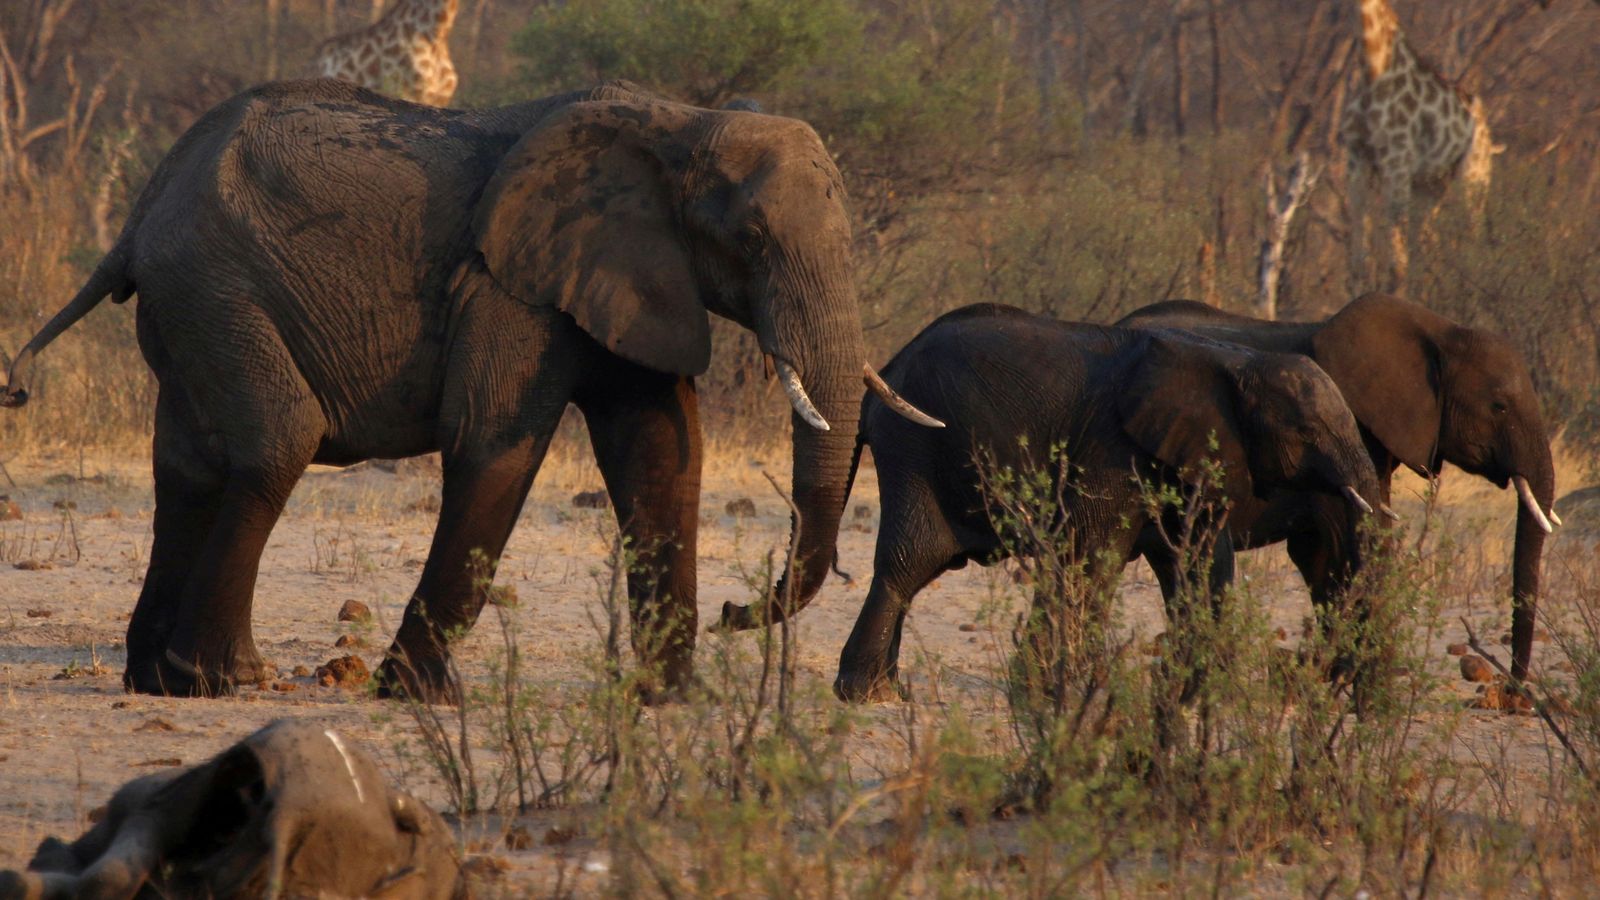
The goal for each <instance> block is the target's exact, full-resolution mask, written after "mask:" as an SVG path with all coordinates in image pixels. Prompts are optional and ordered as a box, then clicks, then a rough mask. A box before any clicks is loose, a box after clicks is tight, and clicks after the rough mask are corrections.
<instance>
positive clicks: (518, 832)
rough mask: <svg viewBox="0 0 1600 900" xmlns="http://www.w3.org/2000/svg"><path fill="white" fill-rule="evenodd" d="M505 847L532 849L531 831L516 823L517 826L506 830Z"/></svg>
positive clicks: (508, 848) (509, 848)
mask: <svg viewBox="0 0 1600 900" xmlns="http://www.w3.org/2000/svg"><path fill="white" fill-rule="evenodd" d="M506 849H507V850H531V849H533V835H532V834H531V833H529V831H528V829H527V828H526V827H524V826H522V825H518V826H516V827H514V828H512V829H511V830H510V831H508V832H506Z"/></svg>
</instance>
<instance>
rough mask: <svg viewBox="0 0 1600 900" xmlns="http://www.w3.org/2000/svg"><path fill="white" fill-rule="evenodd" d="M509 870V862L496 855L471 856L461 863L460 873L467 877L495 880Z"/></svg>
mask: <svg viewBox="0 0 1600 900" xmlns="http://www.w3.org/2000/svg"><path fill="white" fill-rule="evenodd" d="M509 871H511V863H510V862H508V861H506V860H505V859H503V858H501V857H498V856H473V857H469V858H468V859H467V861H466V862H464V863H462V864H461V873H462V874H463V875H466V876H467V878H469V879H476V880H479V881H496V880H498V879H500V878H501V877H502V876H503V875H505V873H507V872H509Z"/></svg>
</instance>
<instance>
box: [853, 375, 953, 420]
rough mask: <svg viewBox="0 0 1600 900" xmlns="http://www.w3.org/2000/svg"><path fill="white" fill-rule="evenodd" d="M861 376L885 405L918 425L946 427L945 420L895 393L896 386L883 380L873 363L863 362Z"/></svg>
mask: <svg viewBox="0 0 1600 900" xmlns="http://www.w3.org/2000/svg"><path fill="white" fill-rule="evenodd" d="M861 378H862V380H863V381H865V382H866V383H867V387H869V388H872V392H873V393H874V394H877V395H878V398H879V399H881V400H882V401H883V402H884V404H885V405H887V406H888V407H889V408H890V409H892V410H894V411H895V412H897V413H899V414H900V415H902V416H905V417H906V418H908V419H910V420H911V421H913V422H915V423H917V424H918V425H926V426H928V427H929V428H943V427H944V423H943V422H941V421H939V420H938V419H935V418H934V417H933V416H930V415H928V414H927V413H925V412H923V411H922V410H920V409H917V408H916V407H915V406H912V405H911V401H909V400H907V399H906V398H904V397H902V396H900V395H899V394H897V393H895V392H894V388H892V387H889V385H888V383H887V382H885V381H884V380H883V377H882V376H880V375H879V374H878V373H877V372H874V371H873V370H872V364H871V363H862V364H861Z"/></svg>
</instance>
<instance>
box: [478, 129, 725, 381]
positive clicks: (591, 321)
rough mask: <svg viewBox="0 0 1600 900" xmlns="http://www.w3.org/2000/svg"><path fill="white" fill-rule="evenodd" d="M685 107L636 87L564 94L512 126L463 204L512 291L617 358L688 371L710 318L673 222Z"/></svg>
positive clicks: (704, 341)
mask: <svg viewBox="0 0 1600 900" xmlns="http://www.w3.org/2000/svg"><path fill="white" fill-rule="evenodd" d="M690 115H691V113H690V112H689V111H688V110H686V109H683V108H679V107H677V106H676V105H675V104H667V103H659V102H651V101H650V100H648V99H644V98H632V99H616V100H608V101H603V102H586V103H575V104H573V105H572V106H570V107H567V108H566V109H564V110H562V111H561V112H558V113H555V114H553V115H552V116H551V117H550V118H549V119H546V120H545V121H544V122H542V123H541V124H540V125H539V126H538V127H536V128H534V129H533V130H531V131H529V132H528V133H527V134H525V135H523V137H522V139H521V140H520V141H518V142H517V144H516V146H514V147H513V148H512V149H511V151H510V152H509V153H507V154H506V156H505V159H504V160H503V161H502V162H501V164H500V167H499V168H498V169H497V170H496V171H495V173H494V176H493V177H492V178H491V179H490V180H489V184H488V185H487V187H486V188H485V189H484V195H483V199H482V200H481V201H480V202H479V204H478V208H477V210H476V211H475V214H474V220H473V228H474V231H475V234H476V239H477V246H478V250H479V251H480V252H481V253H482V254H483V260H484V264H485V266H486V267H487V268H488V270H489V272H490V274H491V275H493V276H494V279H495V281H496V282H498V283H499V285H500V286H501V287H502V288H503V289H504V290H506V291H508V292H509V293H510V294H511V295H512V296H514V297H517V298H518V299H520V300H522V301H524V302H526V303H529V304H533V305H543V306H553V307H555V308H557V309H560V310H563V311H565V312H567V313H568V314H570V315H571V316H572V318H573V319H575V320H576V321H577V323H578V325H580V326H581V327H582V328H583V330H584V331H587V332H588V333H589V334H590V335H592V336H593V337H594V339H595V340H597V341H599V342H600V343H601V344H603V345H604V346H605V347H606V348H607V349H609V350H610V351H611V352H613V353H616V354H617V355H618V356H621V357H623V358H624V359H628V360H631V361H633V362H636V363H639V364H640V365H643V366H648V367H649V368H652V369H655V370H657V371H661V372H669V373H672V374H676V375H697V374H699V373H701V372H704V371H705V370H706V366H707V365H708V364H709V363H710V361H711V322H710V320H709V317H708V315H707V313H706V307H705V305H704V303H702V301H701V298H700V290H699V285H698V282H697V280H696V279H695V277H694V267H693V263H692V261H691V259H690V256H689V247H688V244H687V240H686V238H685V236H684V234H683V233H682V230H681V228H680V227H679V226H678V224H677V221H678V217H677V214H676V212H675V209H676V205H677V204H676V195H677V193H678V180H679V177H680V176H679V175H678V174H676V172H675V171H674V170H675V168H676V167H677V166H681V165H682V163H683V162H684V160H686V159H687V158H688V156H689V154H688V151H687V148H685V147H683V146H682V145H681V143H680V141H679V139H678V138H677V137H676V136H675V135H676V133H677V132H679V131H681V130H682V129H683V128H684V126H685V125H686V124H687V123H688V121H689V118H690Z"/></svg>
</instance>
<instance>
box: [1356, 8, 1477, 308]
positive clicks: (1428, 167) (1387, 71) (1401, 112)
mask: <svg viewBox="0 0 1600 900" xmlns="http://www.w3.org/2000/svg"><path fill="white" fill-rule="evenodd" d="M1358 2H1359V4H1360V7H1361V40H1362V55H1363V59H1362V63H1363V65H1362V75H1361V84H1360V86H1359V89H1358V90H1356V91H1355V93H1354V94H1353V95H1352V96H1351V98H1350V101H1349V103H1347V104H1346V105H1345V109H1344V114H1343V117H1342V119H1341V120H1340V127H1339V137H1340V142H1341V143H1342V144H1343V145H1344V147H1345V151H1346V152H1347V153H1348V154H1349V163H1350V164H1349V183H1348V192H1349V195H1350V205H1351V228H1350V252H1351V270H1352V275H1353V276H1354V277H1355V278H1356V279H1357V280H1358V281H1360V280H1362V278H1363V274H1364V270H1365V253H1366V247H1365V243H1366V239H1365V235H1364V233H1363V221H1362V220H1363V219H1364V218H1365V216H1366V214H1367V205H1368V196H1369V195H1370V194H1371V193H1372V190H1373V188H1376V189H1377V190H1378V191H1379V192H1380V193H1381V197H1382V201H1383V202H1382V205H1381V207H1379V209H1380V211H1381V212H1382V214H1383V216H1384V217H1385V218H1386V223H1385V224H1386V226H1387V228H1388V230H1389V241H1388V243H1389V245H1390V254H1391V257H1392V258H1391V266H1390V268H1391V278H1392V283H1391V284H1388V285H1385V286H1384V287H1386V288H1387V289H1389V290H1390V291H1394V292H1399V291H1401V290H1402V289H1403V288H1404V286H1405V282H1406V276H1407V269H1408V267H1409V265H1408V264H1409V257H1410V254H1409V248H1408V244H1414V243H1415V234H1414V232H1415V230H1416V227H1417V225H1418V224H1420V220H1421V219H1423V218H1426V217H1427V216H1428V215H1430V214H1431V213H1432V211H1433V210H1434V209H1435V208H1436V207H1437V206H1438V204H1439V201H1440V200H1441V199H1442V198H1443V197H1444V194H1445V192H1446V191H1447V190H1448V189H1449V187H1450V184H1451V182H1452V181H1455V180H1457V179H1459V180H1460V181H1461V182H1462V185H1463V187H1464V189H1465V191H1466V194H1467V202H1468V207H1469V210H1470V212H1471V214H1472V218H1473V222H1474V226H1475V227H1476V226H1477V225H1478V224H1479V223H1480V222H1481V221H1482V217H1483V206H1484V200H1485V198H1486V195H1487V193H1488V188H1489V178H1490V171H1491V168H1492V165H1493V162H1492V161H1493V154H1494V153H1496V152H1499V151H1500V150H1502V149H1504V148H1502V147H1497V146H1495V145H1494V144H1493V143H1492V141H1491V138H1490V135H1489V123H1488V117H1487V115H1486V113H1485V110H1484V106H1483V100H1482V99H1481V98H1478V97H1473V96H1469V95H1467V94H1465V93H1464V92H1462V91H1461V89H1460V88H1458V87H1457V86H1456V85H1454V84H1451V83H1450V82H1448V81H1446V80H1445V79H1444V78H1443V77H1442V76H1441V75H1440V74H1439V73H1438V72H1435V71H1434V70H1433V69H1432V68H1431V67H1429V66H1428V65H1426V64H1425V63H1423V62H1422V61H1421V60H1420V59H1419V58H1418V57H1417V55H1416V52H1415V51H1414V50H1412V48H1411V45H1410V44H1409V43H1408V42H1407V41H1406V38H1405V35H1404V34H1403V33H1402V32H1401V30H1400V23H1399V20H1398V18H1397V17H1396V16H1395V13H1394V9H1393V8H1392V7H1391V6H1390V5H1389V3H1388V0H1358ZM1414 207H1420V209H1414ZM1419 213H1420V214H1419ZM1358 287H1362V285H1358Z"/></svg>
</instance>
